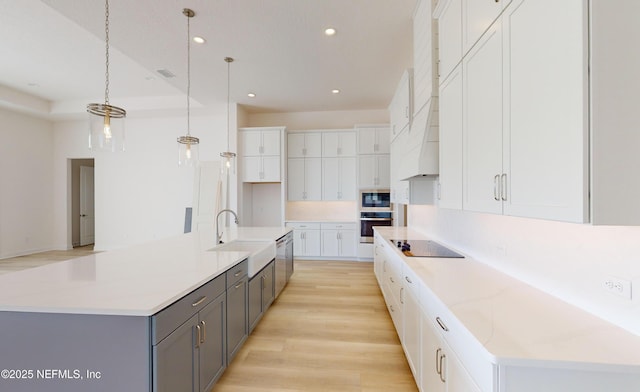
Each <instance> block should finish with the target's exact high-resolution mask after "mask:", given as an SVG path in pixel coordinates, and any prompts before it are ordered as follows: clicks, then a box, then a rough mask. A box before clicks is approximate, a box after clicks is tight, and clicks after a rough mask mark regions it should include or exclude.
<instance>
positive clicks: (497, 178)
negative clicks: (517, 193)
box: [493, 174, 500, 201]
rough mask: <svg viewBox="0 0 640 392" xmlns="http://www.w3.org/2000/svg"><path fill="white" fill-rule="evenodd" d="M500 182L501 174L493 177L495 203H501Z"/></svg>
mask: <svg viewBox="0 0 640 392" xmlns="http://www.w3.org/2000/svg"><path fill="white" fill-rule="evenodd" d="M499 180H500V174H496V175H495V176H493V199H494V200H495V201H500V196H498V181H499Z"/></svg>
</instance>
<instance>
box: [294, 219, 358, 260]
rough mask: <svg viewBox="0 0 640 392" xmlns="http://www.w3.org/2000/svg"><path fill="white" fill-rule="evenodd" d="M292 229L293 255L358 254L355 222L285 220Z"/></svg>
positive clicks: (344, 255) (343, 256)
mask: <svg viewBox="0 0 640 392" xmlns="http://www.w3.org/2000/svg"><path fill="white" fill-rule="evenodd" d="M286 227H290V228H292V229H293V238H294V241H293V255H294V256H295V257H306V258H313V257H321V258H341V259H355V258H356V257H357V256H358V242H357V239H358V234H359V232H358V224H357V223H356V222H331V223H328V222H287V223H286Z"/></svg>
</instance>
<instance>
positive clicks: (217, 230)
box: [216, 209, 238, 244]
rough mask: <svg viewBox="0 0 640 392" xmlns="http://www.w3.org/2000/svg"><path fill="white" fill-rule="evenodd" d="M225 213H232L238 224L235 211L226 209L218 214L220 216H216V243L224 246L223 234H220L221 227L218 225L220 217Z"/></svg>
mask: <svg viewBox="0 0 640 392" xmlns="http://www.w3.org/2000/svg"><path fill="white" fill-rule="evenodd" d="M223 212H230V213H231V214H233V216H234V217H235V223H236V224H237V223H238V215H237V214H236V213H235V212H234V211H233V210H229V209H224V210H222V211H220V212H218V215H216V243H218V244H222V233H220V227H219V225H218V221H219V219H218V218H220V215H222V213H223Z"/></svg>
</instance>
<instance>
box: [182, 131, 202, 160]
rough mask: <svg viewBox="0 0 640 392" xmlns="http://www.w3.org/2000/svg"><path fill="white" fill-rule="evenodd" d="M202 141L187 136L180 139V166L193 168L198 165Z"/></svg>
mask: <svg viewBox="0 0 640 392" xmlns="http://www.w3.org/2000/svg"><path fill="white" fill-rule="evenodd" d="M199 146H200V139H198V138H197V137H194V136H190V135H186V136H180V137H179V138H178V165H179V166H186V167H192V166H195V165H196V164H197V163H198V159H199V156H198V154H199V151H198V150H199Z"/></svg>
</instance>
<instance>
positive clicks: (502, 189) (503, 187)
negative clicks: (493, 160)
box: [500, 173, 507, 201]
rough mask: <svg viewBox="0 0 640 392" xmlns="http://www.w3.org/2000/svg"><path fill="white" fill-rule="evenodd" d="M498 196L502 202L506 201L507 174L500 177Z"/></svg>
mask: <svg viewBox="0 0 640 392" xmlns="http://www.w3.org/2000/svg"><path fill="white" fill-rule="evenodd" d="M500 195H501V196H502V200H503V201H507V173H502V175H501V176H500Z"/></svg>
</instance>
